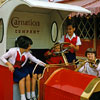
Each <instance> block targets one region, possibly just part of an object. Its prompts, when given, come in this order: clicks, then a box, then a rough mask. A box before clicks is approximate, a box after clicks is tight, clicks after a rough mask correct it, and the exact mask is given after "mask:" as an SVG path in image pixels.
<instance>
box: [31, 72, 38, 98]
mask: <svg viewBox="0 0 100 100" xmlns="http://www.w3.org/2000/svg"><path fill="white" fill-rule="evenodd" d="M36 81H37V74H33V76H32V98H34V97H36V95H35V88H36Z"/></svg>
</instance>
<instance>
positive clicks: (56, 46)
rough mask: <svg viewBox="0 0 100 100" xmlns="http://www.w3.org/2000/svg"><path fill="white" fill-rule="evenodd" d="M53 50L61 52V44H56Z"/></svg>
mask: <svg viewBox="0 0 100 100" xmlns="http://www.w3.org/2000/svg"><path fill="white" fill-rule="evenodd" d="M53 49H54V51H55V52H60V44H59V43H58V42H57V43H55V44H54V48H53Z"/></svg>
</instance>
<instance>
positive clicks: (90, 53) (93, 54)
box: [85, 48, 96, 60]
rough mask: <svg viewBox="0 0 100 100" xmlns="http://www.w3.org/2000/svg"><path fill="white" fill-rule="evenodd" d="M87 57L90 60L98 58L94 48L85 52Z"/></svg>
mask: <svg viewBox="0 0 100 100" xmlns="http://www.w3.org/2000/svg"><path fill="white" fill-rule="evenodd" d="M85 56H86V57H87V58H88V60H95V58H96V51H95V49H93V48H88V49H87V50H86V52H85Z"/></svg>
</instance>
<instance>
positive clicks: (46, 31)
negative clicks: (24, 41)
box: [7, 12, 52, 49]
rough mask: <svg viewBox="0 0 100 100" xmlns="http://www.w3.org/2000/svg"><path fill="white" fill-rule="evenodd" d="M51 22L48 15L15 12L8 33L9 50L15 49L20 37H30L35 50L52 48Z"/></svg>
mask: <svg viewBox="0 0 100 100" xmlns="http://www.w3.org/2000/svg"><path fill="white" fill-rule="evenodd" d="M18 21H19V25H18ZM49 22H50V18H49V16H48V15H46V14H37V13H28V12H23V13H22V12H14V13H13V14H12V16H11V19H10V22H9V27H8V32H7V33H8V34H7V49H9V48H11V47H14V42H15V39H16V38H17V37H18V36H20V35H26V36H28V37H30V38H31V39H32V40H33V45H32V48H34V49H43V48H50V47H51V45H52V41H51V35H50V28H51V26H50V23H49ZM23 23H24V24H23ZM25 23H26V24H27V25H25ZM32 23H33V24H32ZM35 31H36V32H35Z"/></svg>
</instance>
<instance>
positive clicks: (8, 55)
mask: <svg viewBox="0 0 100 100" xmlns="http://www.w3.org/2000/svg"><path fill="white" fill-rule="evenodd" d="M12 53H13V51H12V50H11V49H10V50H9V51H8V52H6V53H5V54H4V55H2V56H1V57H0V60H1V61H2V62H3V63H5V64H6V65H7V66H8V68H9V70H10V71H11V72H13V71H14V67H13V65H12V64H11V63H10V62H8V60H7V59H8V58H9V57H11V56H12Z"/></svg>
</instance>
